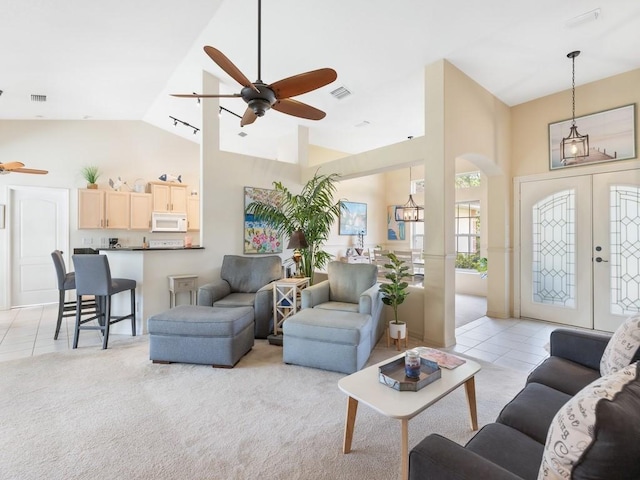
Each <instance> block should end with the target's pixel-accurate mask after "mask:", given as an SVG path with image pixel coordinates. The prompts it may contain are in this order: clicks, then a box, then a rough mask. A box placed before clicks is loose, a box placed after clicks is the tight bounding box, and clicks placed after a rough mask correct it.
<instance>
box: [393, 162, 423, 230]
mask: <svg viewBox="0 0 640 480" xmlns="http://www.w3.org/2000/svg"><path fill="white" fill-rule="evenodd" d="M411 180H412V179H411V167H409V191H411ZM396 222H424V208H422V207H420V206H418V205H417V204H416V202H414V201H413V195H412V194H411V193H409V201H407V203H405V204H404V205H403V206H402V207H396Z"/></svg>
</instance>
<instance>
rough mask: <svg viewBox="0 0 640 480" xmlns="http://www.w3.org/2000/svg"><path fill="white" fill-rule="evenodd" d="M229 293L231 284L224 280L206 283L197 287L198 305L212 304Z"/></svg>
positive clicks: (209, 305) (208, 305)
mask: <svg viewBox="0 0 640 480" xmlns="http://www.w3.org/2000/svg"><path fill="white" fill-rule="evenodd" d="M230 293H231V286H230V285H229V283H228V282H227V281H226V280H218V281H216V282H212V283H207V284H206V285H203V286H201V287H200V288H199V289H198V300H197V302H196V303H197V304H198V305H204V306H207V307H211V306H213V304H214V303H215V302H217V301H218V300H220V299H222V298H224V297H226V296H227V295H229V294H230Z"/></svg>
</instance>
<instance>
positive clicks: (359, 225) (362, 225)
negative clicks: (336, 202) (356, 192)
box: [339, 202, 367, 235]
mask: <svg viewBox="0 0 640 480" xmlns="http://www.w3.org/2000/svg"><path fill="white" fill-rule="evenodd" d="M340 207H341V208H340V228H339V234H340V235H358V234H359V233H361V234H363V235H366V234H367V204H366V203H357V202H340Z"/></svg>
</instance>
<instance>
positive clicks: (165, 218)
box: [151, 212, 187, 232]
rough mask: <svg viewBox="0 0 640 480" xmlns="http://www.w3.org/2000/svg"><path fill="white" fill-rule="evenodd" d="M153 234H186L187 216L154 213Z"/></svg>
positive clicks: (152, 216)
mask: <svg viewBox="0 0 640 480" xmlns="http://www.w3.org/2000/svg"><path fill="white" fill-rule="evenodd" d="M151 231H152V232H186V231H187V214H186V213H169V212H152V213H151Z"/></svg>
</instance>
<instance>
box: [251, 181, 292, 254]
mask: <svg viewBox="0 0 640 480" xmlns="http://www.w3.org/2000/svg"><path fill="white" fill-rule="evenodd" d="M255 201H260V202H263V203H269V204H275V203H276V202H277V192H276V191H275V190H270V189H267V188H256V187H244V250H243V251H244V253H245V254H271V253H282V238H281V237H280V236H279V235H278V234H277V232H276V231H275V229H274V228H273V227H272V226H271V225H270V224H268V223H266V222H263V221H260V220H259V219H257V218H254V216H253V215H252V214H250V213H248V212H247V207H248V206H249V205H250V204H251V203H252V202H255Z"/></svg>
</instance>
